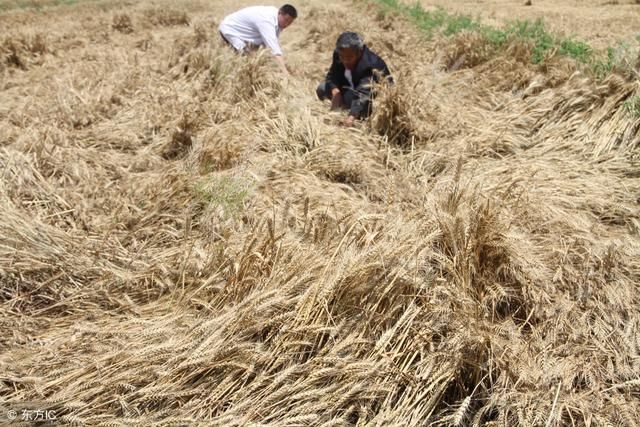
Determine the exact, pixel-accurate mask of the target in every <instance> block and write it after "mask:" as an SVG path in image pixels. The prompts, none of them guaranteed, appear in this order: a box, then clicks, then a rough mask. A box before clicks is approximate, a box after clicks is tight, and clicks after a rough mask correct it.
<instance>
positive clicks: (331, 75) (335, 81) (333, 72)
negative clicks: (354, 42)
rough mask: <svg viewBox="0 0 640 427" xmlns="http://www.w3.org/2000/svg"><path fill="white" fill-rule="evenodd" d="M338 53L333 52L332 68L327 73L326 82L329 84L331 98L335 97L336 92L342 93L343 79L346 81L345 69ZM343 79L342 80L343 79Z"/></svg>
mask: <svg viewBox="0 0 640 427" xmlns="http://www.w3.org/2000/svg"><path fill="white" fill-rule="evenodd" d="M341 69H342V64H341V63H340V58H339V57H338V52H337V51H333V58H332V60H331V67H329V71H327V76H326V77H325V80H326V82H327V90H328V91H329V92H331V96H332V97H333V96H334V93H335V91H337V92H338V93H340V86H341V85H342V84H341V82H342V79H344V69H342V71H341ZM341 77H342V78H341Z"/></svg>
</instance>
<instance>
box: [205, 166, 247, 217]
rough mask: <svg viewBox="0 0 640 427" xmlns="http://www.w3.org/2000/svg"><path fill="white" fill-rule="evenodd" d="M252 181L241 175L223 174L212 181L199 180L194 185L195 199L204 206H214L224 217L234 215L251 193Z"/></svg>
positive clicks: (238, 211)
mask: <svg viewBox="0 0 640 427" xmlns="http://www.w3.org/2000/svg"><path fill="white" fill-rule="evenodd" d="M253 187H254V185H253V182H252V181H250V180H248V179H246V178H243V177H229V176H223V177H221V178H218V179H214V180H213V181H208V180H207V181H204V180H203V181H200V182H198V183H197V184H196V185H195V187H194V193H195V196H196V198H197V200H198V201H199V202H200V203H201V204H202V205H204V206H212V205H213V206H216V207H219V208H221V209H222V210H223V212H224V215H225V217H227V218H230V217H236V216H237V215H238V214H240V213H241V212H242V211H243V210H244V207H245V203H246V201H247V200H248V198H249V197H250V196H251V194H252V193H253V189H254V188H253Z"/></svg>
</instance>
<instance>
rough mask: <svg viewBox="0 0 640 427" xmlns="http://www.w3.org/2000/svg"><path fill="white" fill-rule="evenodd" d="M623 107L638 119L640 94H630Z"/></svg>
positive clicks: (639, 114)
mask: <svg viewBox="0 0 640 427" xmlns="http://www.w3.org/2000/svg"><path fill="white" fill-rule="evenodd" d="M624 109H625V111H627V113H629V114H630V115H631V116H633V117H634V118H636V119H640V96H632V97H631V98H629V99H627V100H626V101H625V103H624Z"/></svg>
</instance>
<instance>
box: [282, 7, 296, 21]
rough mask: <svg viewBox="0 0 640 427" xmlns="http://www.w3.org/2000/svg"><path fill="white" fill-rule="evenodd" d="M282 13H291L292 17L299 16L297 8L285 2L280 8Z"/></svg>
mask: <svg viewBox="0 0 640 427" xmlns="http://www.w3.org/2000/svg"><path fill="white" fill-rule="evenodd" d="M280 13H281V14H283V15H289V16H290V17H292V18H297V17H298V11H297V10H296V8H295V7H293V6H291V5H290V4H285V5H284V6H282V7H281V8H280Z"/></svg>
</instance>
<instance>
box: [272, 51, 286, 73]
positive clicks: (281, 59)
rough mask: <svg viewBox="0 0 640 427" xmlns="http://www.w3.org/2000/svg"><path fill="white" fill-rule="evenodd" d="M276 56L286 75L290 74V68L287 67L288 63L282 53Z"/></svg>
mask: <svg viewBox="0 0 640 427" xmlns="http://www.w3.org/2000/svg"><path fill="white" fill-rule="evenodd" d="M274 58H276V62H277V63H278V65H279V66H280V68H281V69H282V72H283V73H284V74H285V75H287V76H288V75H289V70H288V69H287V65H286V64H285V62H284V56H282V55H276V56H275V57H274Z"/></svg>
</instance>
